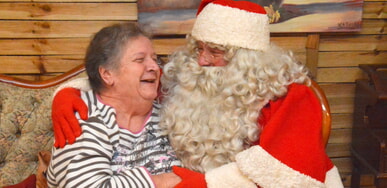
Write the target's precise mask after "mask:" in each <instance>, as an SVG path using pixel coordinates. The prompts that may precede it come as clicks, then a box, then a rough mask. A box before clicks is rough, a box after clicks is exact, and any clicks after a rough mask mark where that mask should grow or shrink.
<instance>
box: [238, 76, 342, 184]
mask: <svg viewBox="0 0 387 188" xmlns="http://www.w3.org/2000/svg"><path fill="white" fill-rule="evenodd" d="M268 109H269V111H266V112H263V115H264V116H265V115H266V117H264V118H265V121H264V122H265V125H264V128H263V131H262V132H261V134H260V142H259V145H256V146H253V147H251V148H249V149H247V150H245V151H243V152H241V153H239V154H238V155H237V156H236V163H237V166H238V168H239V170H240V171H241V172H242V173H243V174H244V175H246V176H247V177H248V178H249V179H251V180H252V181H254V182H255V183H257V184H258V185H260V186H262V187H271V186H273V185H274V186H275V187H343V185H342V182H341V180H340V176H339V174H338V171H337V169H336V167H334V165H333V163H332V162H331V161H330V159H329V158H328V156H327V155H326V153H325V147H324V144H323V140H322V132H321V129H322V127H321V124H322V122H321V119H322V117H321V107H320V102H319V101H318V99H317V98H316V97H315V95H314V93H313V91H312V90H310V89H309V88H308V87H306V86H304V85H298V84H292V85H290V86H289V91H288V94H287V95H286V97H284V98H281V99H278V100H277V101H274V102H271V103H270V106H269V107H268ZM266 110H267V109H266Z"/></svg>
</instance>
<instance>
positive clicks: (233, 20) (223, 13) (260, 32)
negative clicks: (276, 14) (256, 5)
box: [192, 3, 270, 51]
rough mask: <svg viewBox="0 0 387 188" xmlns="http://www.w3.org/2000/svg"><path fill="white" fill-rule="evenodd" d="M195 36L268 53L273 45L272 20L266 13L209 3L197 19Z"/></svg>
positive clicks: (202, 39)
mask: <svg viewBox="0 0 387 188" xmlns="http://www.w3.org/2000/svg"><path fill="white" fill-rule="evenodd" d="M192 36H193V37H194V38H195V39H197V40H200V41H204V42H212V43H216V44H221V45H230V46H237V47H242V48H248V49H253V50H263V51H265V50H266V49H268V47H269V45H270V31H269V19H268V17H267V15H266V14H258V13H252V12H248V11H245V10H241V9H238V8H231V7H228V6H222V5H219V4H213V3H210V4H208V5H207V6H206V7H204V9H203V10H202V11H201V12H200V14H199V15H198V16H197V18H196V21H195V24H194V26H193V29H192Z"/></svg>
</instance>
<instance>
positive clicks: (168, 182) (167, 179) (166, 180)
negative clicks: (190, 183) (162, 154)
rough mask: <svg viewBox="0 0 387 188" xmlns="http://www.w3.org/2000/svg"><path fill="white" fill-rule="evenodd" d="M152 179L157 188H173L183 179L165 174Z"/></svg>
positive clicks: (172, 174) (154, 176) (171, 174)
mask: <svg viewBox="0 0 387 188" xmlns="http://www.w3.org/2000/svg"><path fill="white" fill-rule="evenodd" d="M151 177H152V180H153V183H154V184H155V186H156V188H173V187H175V186H176V185H177V184H178V183H179V182H180V181H181V178H180V177H179V176H177V175H176V174H174V173H164V174H159V175H153V176H151Z"/></svg>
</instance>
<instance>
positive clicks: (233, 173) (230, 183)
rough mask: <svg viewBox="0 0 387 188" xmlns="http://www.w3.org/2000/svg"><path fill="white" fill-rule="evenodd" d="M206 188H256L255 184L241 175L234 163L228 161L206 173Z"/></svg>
mask: <svg viewBox="0 0 387 188" xmlns="http://www.w3.org/2000/svg"><path fill="white" fill-rule="evenodd" d="M205 176H206V182H207V187H208V188H225V187H228V188H234V187H235V188H239V187H243V188H256V187H257V185H256V184H255V183H253V182H252V181H251V180H249V179H248V178H247V177H245V176H243V175H242V174H241V172H240V171H239V169H238V167H237V165H236V163H229V164H226V165H223V166H221V167H218V168H215V169H212V170H210V171H208V172H207V173H206V174H205Z"/></svg>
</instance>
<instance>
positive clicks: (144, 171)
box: [48, 23, 180, 187]
mask: <svg viewBox="0 0 387 188" xmlns="http://www.w3.org/2000/svg"><path fill="white" fill-rule="evenodd" d="M156 61H157V58H156V54H155V51H154V49H153V47H152V43H151V41H150V39H149V38H148V36H147V35H146V34H145V33H144V32H143V31H141V30H140V29H139V28H138V27H137V26H136V25H135V24H133V23H126V24H116V25H113V26H109V27H106V28H103V29H102V30H100V31H99V32H98V33H97V34H96V35H95V36H94V38H93V39H92V41H91V43H90V44H89V47H88V49H87V53H86V57H85V66H86V71H87V75H88V77H89V82H90V86H91V88H92V90H90V91H87V92H82V93H81V98H82V99H83V101H84V102H85V103H86V104H87V107H88V109H89V110H88V114H87V116H88V119H87V120H82V119H81V118H79V124H80V125H81V127H82V134H81V135H80V137H78V138H77V142H76V143H75V144H73V145H67V146H66V147H64V148H62V149H58V148H55V147H54V148H53V149H52V152H53V155H52V159H51V162H50V166H49V169H48V183H49V186H50V187H173V186H174V185H175V184H177V183H178V182H179V181H180V178H179V177H178V176H176V175H175V174H173V173H170V171H171V166H174V165H180V162H179V160H178V159H177V158H176V156H175V153H174V151H173V149H172V147H171V146H170V144H169V143H168V138H167V137H166V136H163V135H161V134H160V131H161V129H160V128H159V108H160V106H159V104H158V103H157V102H155V100H154V99H155V98H156V97H157V94H158V87H159V79H160V68H159V66H158V64H157V62H156ZM78 117H79V115H78Z"/></svg>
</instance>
